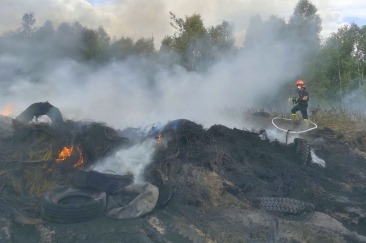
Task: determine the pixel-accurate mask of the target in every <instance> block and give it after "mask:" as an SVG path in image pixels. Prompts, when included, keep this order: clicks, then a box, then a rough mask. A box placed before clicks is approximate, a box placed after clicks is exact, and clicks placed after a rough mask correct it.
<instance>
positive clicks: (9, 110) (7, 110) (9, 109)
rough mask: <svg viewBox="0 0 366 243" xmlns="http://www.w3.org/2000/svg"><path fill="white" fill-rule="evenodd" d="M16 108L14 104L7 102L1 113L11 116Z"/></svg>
mask: <svg viewBox="0 0 366 243" xmlns="http://www.w3.org/2000/svg"><path fill="white" fill-rule="evenodd" d="M13 111H14V108H13V105H12V104H7V105H6V106H5V108H4V110H3V111H2V112H0V115H3V116H9V115H10V114H11V113H13Z"/></svg>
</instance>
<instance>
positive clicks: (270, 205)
mask: <svg viewBox="0 0 366 243" xmlns="http://www.w3.org/2000/svg"><path fill="white" fill-rule="evenodd" d="M259 206H260V208H262V209H265V210H267V211H270V212H278V213H288V214H302V213H304V212H311V211H314V209H315V206H314V205H313V204H311V203H307V202H303V201H300V200H296V199H292V198H284V197H262V198H259Z"/></svg>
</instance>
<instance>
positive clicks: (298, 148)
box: [0, 103, 366, 242]
mask: <svg viewBox="0 0 366 243" xmlns="http://www.w3.org/2000/svg"><path fill="white" fill-rule="evenodd" d="M42 106H44V104H43V103H42ZM34 109H35V108H34V106H33V108H32V109H29V110H34ZM35 110H37V109H35ZM52 110H55V109H53V108H52ZM32 112H33V111H32ZM56 113H57V114H58V112H56ZM32 114H33V113H32ZM32 114H31V115H30V116H28V118H29V117H30V119H27V121H24V120H17V119H11V118H9V117H0V129H1V135H0V175H1V176H0V190H1V194H0V205H1V207H0V220H3V219H4V222H6V225H7V226H6V227H9V229H11V227H12V226H11V225H12V224H13V223H14V222H21V223H23V224H32V223H33V224H38V225H42V227H43V228H42V229H43V230H49V231H53V232H56V233H55V234H54V235H53V236H50V237H51V238H52V239H53V240H54V242H62V240H70V241H80V242H83V240H82V239H85V242H87V241H88V240H91V239H93V241H94V242H106V241H108V240H110V241H111V240H113V239H126V242H128V241H129V240H132V239H135V240H136V239H141V237H144V241H145V242H169V241H170V242H174V241H179V240H180V241H184V242H210V241H211V242H215V241H216V242H240V241H244V242H248V241H259V242H269V241H271V242H278V241H280V242H291V241H295V242H301V241H309V242H348V241H355V242H362V241H363V240H365V239H366V238H365V235H366V231H365V228H366V204H365V199H366V190H365V185H366V183H365V182H366V162H365V157H363V156H362V151H359V152H357V153H355V152H354V151H355V148H354V144H355V143H354V142H353V143H349V142H347V140H346V139H345V138H344V137H342V136H340V135H339V134H336V133H335V132H334V131H332V130H330V129H327V128H319V129H317V130H314V131H311V132H309V133H307V134H306V136H304V137H302V138H297V140H295V142H289V143H288V144H284V143H281V142H279V141H277V140H274V141H270V140H269V139H267V138H266V137H265V136H263V131H261V132H253V131H248V130H243V129H236V128H228V127H225V126H223V125H219V124H217V125H213V126H211V127H210V128H207V129H206V128H204V127H203V126H201V125H200V124H197V123H195V122H193V121H190V120H186V119H179V120H174V121H171V122H169V123H167V124H166V125H165V126H163V127H162V128H159V129H156V128H154V129H152V130H151V131H149V132H147V133H140V132H139V130H138V129H134V128H128V129H126V130H124V131H116V130H114V129H112V128H110V127H108V126H107V125H106V124H103V123H93V122H89V123H85V122H75V121H64V120H62V122H60V120H58V121H57V122H56V123H57V126H54V125H53V124H54V123H52V122H53V121H52V122H51V124H48V123H39V122H34V121H32V120H33V118H34V117H37V115H36V114H33V116H32ZM60 114H61V113H60ZM40 115H42V114H40ZM55 117H57V118H60V115H56V116H55ZM61 117H62V115H61ZM260 119H266V117H264V118H263V117H260ZM151 138H153V139H155V140H156V147H155V153H154V156H153V160H152V162H151V163H150V164H148V165H147V167H146V168H145V169H144V179H145V182H146V183H151V185H155V186H156V187H157V188H158V189H159V198H158V199H157V202H156V201H155V202H154V203H156V208H155V209H154V210H153V211H152V212H151V213H149V214H147V215H145V216H143V218H141V217H140V218H137V219H134V220H132V221H129V223H128V227H127V226H126V225H125V226H123V224H124V223H123V219H122V220H120V221H118V222H117V221H113V222H111V221H105V219H104V218H103V217H101V218H98V219H97V220H99V221H98V230H97V231H98V232H99V233H98V234H97V233H96V232H95V231H96V230H95V223H93V222H91V223H90V222H83V223H82V227H79V228H77V227H76V226H72V225H70V226H68V225H63V226H62V227H61V226H57V225H49V224H48V223H47V222H45V221H39V218H40V216H41V213H42V212H41V209H40V204H41V198H42V195H44V194H45V193H46V192H48V191H50V190H51V189H53V188H56V187H57V186H61V185H62V186H67V185H73V186H79V187H89V188H88V189H93V190H97V191H104V192H105V193H107V195H106V196H105V199H103V200H100V203H99V204H95V205H96V206H90V207H95V208H93V210H94V209H95V210H96V209H97V208H98V211H95V210H94V211H95V214H96V215H103V212H102V211H103V210H106V211H107V210H108V205H111V204H112V203H114V204H115V205H117V204H118V202H116V201H113V202H111V201H108V195H109V196H110V195H113V197H109V198H114V199H113V200H117V199H118V198H119V197H121V196H117V195H114V193H115V191H120V190H119V187H120V185H121V184H120V183H121V181H120V180H121V178H119V177H118V176H111V175H110V176H107V175H105V174H103V173H99V172H98V173H97V172H90V171H89V168H90V167H92V165H93V164H94V163H95V162H97V161H98V160H100V159H103V158H105V157H107V156H109V155H112V154H113V153H115V152H116V151H118V149H120V148H123V147H129V146H133V145H134V144H136V143H140V142H142V141H144V140H145V139H151ZM304 151H306V154H305V152H304ZM317 158H318V159H319V158H320V159H322V160H323V161H325V165H324V164H319V163H317V162H316V159H317ZM131 166H133V165H131ZM122 179H123V181H122V182H123V183H122V184H123V186H126V188H127V187H128V186H127V185H128V184H130V183H132V181H133V178H132V177H131V175H127V176H126V175H124V177H123V178H122ZM106 181H108V183H109V184H108V183H107V184H105V182H106ZM103 183H104V185H105V186H104V187H103ZM149 186H150V184H149V185H144V186H143V187H144V188H145V187H146V188H147V187H149ZM140 187H141V188H142V186H140ZM63 190H64V189H63ZM65 190H66V191H67V189H65ZM125 191H126V190H125ZM151 191H156V189H155V188H152V189H151ZM149 193H150V192H149ZM149 193H146V195H147V194H149ZM150 194H151V193H150ZM93 195H94V194H93ZM97 195H99V194H97ZM103 195H104V194H103ZM146 195H145V196H146ZM145 196H144V197H145ZM95 197H96V196H95ZM145 199H146V200H150V199H151V198H148V197H145ZM145 199H144V200H145ZM154 200H156V198H154ZM108 203H109V204H108ZM101 207H105V209H102V208H101ZM129 207H131V210H135V208H134V209H132V208H133V206H131V205H129V206H128V207H125V208H124V210H125V211H126V208H129ZM139 207H143V205H141V203H140V204H139ZM47 209H48V210H49V212H50V213H55V214H57V215H59V216H60V217H62V215H61V214H60V212H62V211H54V208H53V206H52V205H51V206H48V208H47ZM90 210H92V209H90ZM84 211H85V213H86V212H89V211H88V210H86V209H85V210H84ZM84 211H83V212H84ZM110 212H111V211H110ZM129 213H130V212H127V211H126V212H123V215H125V214H129ZM19 215H21V216H19ZM120 215H122V213H121V212H120ZM138 215H140V214H138ZM87 216H88V217H89V214H88V215H87V214H85V218H88V217H87ZM70 217H73V215H70ZM121 217H122V216H120V217H116V218H121ZM67 219H69V218H67ZM4 225H5V223H4ZM117 225H118V227H120V228H122V229H126V230H127V231H121V230H111V229H114V228H115V227H117ZM104 226H105V227H104ZM4 227H5V226H4ZM14 227H15V226H14ZM73 227H76V228H73ZM123 227H127V228H123ZM129 227H130V228H129ZM120 228H119V229H120ZM137 228H138V229H139V230H137ZM129 229H130V230H131V231H129ZM14 230H15V228H13V231H14ZM34 230H35V231H37V232H39V231H40V228H39V227H38V228H37V227H36V228H34ZM10 231H11V230H10ZM104 231H105V232H104ZM42 232H43V231H42ZM65 232H74V234H69V235H68V236H66V238H65V239H64V238H62V235H64V233H65ZM103 232H104V233H105V234H104V233H103ZM289 232H292V233H291V234H290V233H289ZM14 233H15V232H14ZM103 234H104V236H105V237H107V238H103V239H102V238H100V237H101V235H103ZM0 237H1V235H0ZM98 237H99V238H98ZM108 237H109V238H108ZM134 237H135V238H134ZM139 237H140V238H139ZM9 242H10V241H9Z"/></svg>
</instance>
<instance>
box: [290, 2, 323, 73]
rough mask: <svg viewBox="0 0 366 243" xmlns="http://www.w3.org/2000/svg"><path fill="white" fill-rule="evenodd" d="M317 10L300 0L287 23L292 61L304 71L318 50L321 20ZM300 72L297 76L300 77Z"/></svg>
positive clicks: (310, 4) (309, 3) (312, 5)
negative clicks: (297, 63)
mask: <svg viewBox="0 0 366 243" xmlns="http://www.w3.org/2000/svg"><path fill="white" fill-rule="evenodd" d="M317 11H318V9H317V8H316V6H315V5H314V4H312V3H311V2H310V1H309V0H300V1H299V2H298V3H297V5H296V7H295V9H294V12H293V14H292V15H291V17H290V19H289V22H288V38H289V40H290V42H291V46H292V51H291V52H292V53H293V54H294V55H293V59H294V60H293V61H294V62H299V65H300V69H301V70H304V69H306V66H307V65H308V64H309V62H311V60H310V59H311V58H313V57H315V56H316V53H317V52H318V51H319V49H320V31H321V18H320V17H319V15H318V14H317ZM302 72H303V71H300V74H299V76H300V77H301V76H302Z"/></svg>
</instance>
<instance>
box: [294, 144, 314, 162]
mask: <svg viewBox="0 0 366 243" xmlns="http://www.w3.org/2000/svg"><path fill="white" fill-rule="evenodd" d="M294 143H295V152H296V154H297V155H298V157H299V159H300V162H301V164H302V165H307V164H309V163H310V161H311V154H310V145H309V143H308V141H306V140H305V139H302V138H295V140H294Z"/></svg>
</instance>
